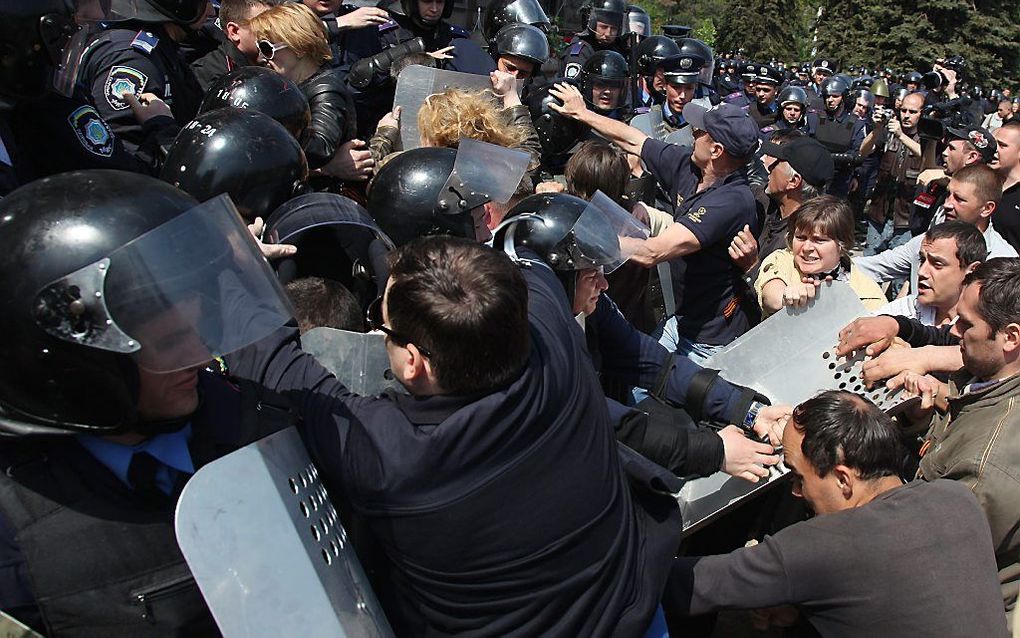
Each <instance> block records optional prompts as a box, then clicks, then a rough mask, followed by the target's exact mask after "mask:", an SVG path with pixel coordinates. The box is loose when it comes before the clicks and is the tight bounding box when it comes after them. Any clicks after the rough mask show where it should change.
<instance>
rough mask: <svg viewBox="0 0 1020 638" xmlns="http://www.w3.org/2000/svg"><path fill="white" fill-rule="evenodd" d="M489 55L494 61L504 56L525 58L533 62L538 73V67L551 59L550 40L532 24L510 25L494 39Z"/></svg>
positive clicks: (490, 45) (501, 30)
mask: <svg viewBox="0 0 1020 638" xmlns="http://www.w3.org/2000/svg"><path fill="white" fill-rule="evenodd" d="M489 54H490V55H492V58H493V59H494V60H497V59H499V58H500V56H504V55H514V56H517V57H519V58H524V59H525V60H528V61H529V62H533V63H534V64H535V66H536V69H535V70H536V71H537V70H538V69H537V67H540V66H542V64H544V63H545V61H546V60H548V59H549V40H548V38H546V36H545V33H543V32H542V30H541V29H539V28H538V27H533V26H531V25H530V24H508V25H507V26H505V27H503V28H502V29H500V30H499V32H497V33H496V37H495V38H493V39H492V41H491V43H490V44H489Z"/></svg>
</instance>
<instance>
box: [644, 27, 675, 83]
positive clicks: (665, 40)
mask: <svg viewBox="0 0 1020 638" xmlns="http://www.w3.org/2000/svg"><path fill="white" fill-rule="evenodd" d="M674 55H680V45H679V44H677V43H676V42H675V41H674V40H673V39H672V38H669V37H667V36H664V35H653V36H649V37H647V38H645V39H644V40H642V41H641V43H640V44H638V45H637V48H636V49H635V50H634V64H635V67H636V68H635V69H634V71H635V73H636V74H637V75H655V67H656V66H658V64H659V63H660V62H662V61H663V60H665V59H666V58H669V57H672V56H674Z"/></svg>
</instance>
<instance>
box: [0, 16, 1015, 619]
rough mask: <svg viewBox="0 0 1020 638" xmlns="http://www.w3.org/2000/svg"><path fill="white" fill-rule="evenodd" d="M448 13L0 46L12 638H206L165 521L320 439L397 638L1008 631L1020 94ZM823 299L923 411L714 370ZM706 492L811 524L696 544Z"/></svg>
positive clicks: (190, 22)
mask: <svg viewBox="0 0 1020 638" xmlns="http://www.w3.org/2000/svg"><path fill="white" fill-rule="evenodd" d="M452 11H453V2H452V0H401V1H400V2H399V3H387V2H380V3H379V4H378V5H377V6H366V7H355V6H350V5H346V4H342V3H341V2H340V0H289V1H285V0H221V1H220V2H210V1H209V0H7V1H5V2H4V3H2V4H0V34H2V38H0V60H2V64H0V196H2V199H0V285H2V286H3V289H4V291H5V292H4V295H5V299H6V302H5V309H6V310H5V312H4V313H3V314H2V315H0V348H2V351H3V353H4V358H5V366H4V367H3V369H2V372H0V467H2V468H3V470H4V471H3V473H2V474H0V627H2V628H3V629H4V631H5V632H6V633H7V634H9V635H32V632H35V633H36V634H38V635H46V636H96V635H101V636H114V635H118V636H119V635H124V636H171V635H172V636H177V635H185V636H205V635H218V631H219V630H218V628H217V624H216V622H215V621H214V619H213V615H212V613H211V612H210V609H209V606H208V603H207V601H206V599H205V598H204V597H203V592H201V591H200V590H199V586H198V584H196V582H195V579H194V578H193V576H192V575H191V570H190V569H189V566H188V564H187V562H186V561H185V559H184V556H183V555H182V553H181V550H180V548H179V547H178V543H177V540H176V538H175V534H174V512H175V508H176V505H177V503H178V499H179V498H180V495H181V492H182V490H183V489H184V487H185V485H186V484H187V482H188V479H189V477H191V476H192V475H193V474H194V473H195V472H196V471H198V470H200V469H201V468H202V467H203V466H205V465H208V464H210V463H214V462H215V461H216V460H217V459H220V458H221V457H223V456H225V455H228V454H230V453H231V452H234V451H236V450H238V449H239V448H241V447H244V446H246V445H248V444H250V443H252V442H254V441H257V440H259V439H262V438H264V437H266V436H269V435H272V434H273V433H276V432H279V431H281V430H283V429H285V428H289V427H294V428H296V429H297V430H298V432H299V433H300V435H301V440H302V442H303V444H304V446H305V448H306V451H307V453H308V455H309V456H310V458H311V459H312V461H313V462H314V464H315V467H316V468H317V469H316V472H317V475H318V476H320V477H321V480H322V482H323V484H324V486H325V488H326V490H327V491H328V494H329V497H330V499H331V500H332V502H333V503H335V504H336V505H337V509H338V510H340V512H341V519H342V523H343V525H345V526H346V527H347V528H348V529H350V530H351V531H352V534H351V539H352V542H353V544H354V547H355V549H356V551H357V555H358V557H359V559H360V562H361V564H362V565H363V567H364V569H365V573H366V574H367V576H368V579H369V581H370V582H371V585H372V590H373V592H374V594H375V597H376V598H377V599H378V603H379V605H380V608H381V610H382V612H383V614H384V616H385V619H386V622H387V623H388V625H389V627H390V628H391V629H392V631H393V633H394V634H395V635H399V636H404V635H408V636H411V635H448V634H449V635H452V634H463V635H491V636H648V637H655V638H661V637H663V636H667V635H677V636H680V635H690V636H712V635H716V636H718V635H729V634H728V633H727V632H728V631H736V630H732V629H726V627H729V625H728V624H726V623H720V624H717V622H716V620H717V619H718V617H719V616H718V614H719V613H720V612H730V611H736V610H740V611H741V612H743V611H747V612H749V613H747V614H746V615H745V616H741V617H742V618H745V619H746V620H747V622H749V623H751V624H753V626H754V628H756V629H769V630H771V631H773V632H778V633H773V634H771V635H784V634H785V635H789V636H800V635H822V636H861V635H863V634H865V633H866V632H870V633H873V634H876V635H881V636H915V635H916V636H922V635H923V636H946V637H955V636H959V637H961V638H962V637H970V636H1002V635H1007V634H1008V632H1009V631H1010V630H1011V629H1012V628H1013V627H1014V620H1013V616H1014V610H1015V608H1016V607H1017V601H1018V597H1020V532H1018V528H1020V489H1018V488H1020V485H1018V483H1020V478H1018V477H1020V430H1018V431H1017V432H1013V428H1020V407H1018V406H1017V398H1016V397H1017V395H1018V391H1017V386H1018V384H1020V257H1018V252H1017V251H1018V249H1020V186H1018V184H1020V115H1018V112H1017V109H1018V106H1020V98H1014V97H1012V96H1011V92H1010V87H1006V86H1004V87H998V88H997V89H994V90H988V91H986V90H985V89H982V88H981V87H979V86H976V85H974V84H973V83H972V84H970V85H969V86H968V85H966V84H965V82H966V78H967V62H966V60H964V59H963V58H961V57H960V56H952V55H950V56H947V57H946V58H944V59H939V60H935V61H932V63H931V64H930V67H931V68H930V70H927V72H922V71H924V69H922V70H903V72H902V73H897V72H896V71H894V70H893V69H889V68H886V69H881V70H878V69H865V68H855V67H850V68H848V69H846V70H845V72H843V71H842V70H841V69H840V65H839V62H838V60H836V59H834V58H829V57H820V58H818V59H816V60H813V61H812V62H810V63H797V62H783V61H776V60H770V61H768V62H764V61H754V60H748V59H746V57H745V56H743V55H742V54H740V53H739V52H728V53H725V54H717V53H716V52H714V51H713V50H712V48H711V47H710V46H709V45H708V44H706V43H705V42H702V41H701V40H698V39H696V38H693V37H690V34H689V31H690V30H689V29H686V28H683V27H678V26H675V25H670V26H667V27H665V28H664V29H663V34H661V35H660V34H655V33H653V26H652V23H651V20H650V19H649V17H648V14H647V13H646V12H645V11H643V10H642V9H641V8H640V7H638V6H635V5H628V4H626V3H625V2H623V0H592V2H590V3H589V4H587V5H586V6H585V7H584V9H583V10H582V12H581V22H582V30H581V31H580V32H578V33H576V34H575V35H574V36H573V37H572V38H571V39H570V40H569V41H568V42H567V44H566V47H565V48H564V49H563V50H562V51H556V50H555V49H554V48H553V47H552V46H551V45H550V42H551V38H550V34H551V33H552V31H553V27H552V26H551V23H550V20H549V19H548V17H547V15H546V13H545V11H544V9H543V7H542V6H541V4H539V2H538V1H537V0H492V1H491V2H490V3H489V4H488V5H487V7H486V8H485V15H484V20H481V21H480V22H479V24H478V25H477V26H476V31H475V32H469V31H467V30H465V29H463V28H462V27H460V26H457V25H455V24H453V23H451V22H450V18H451V15H452ZM421 86H427V87H430V88H429V91H428V92H426V93H424V94H422V95H421V99H417V98H416V99H415V100H410V101H408V100H407V98H406V96H407V95H418V94H417V93H415V92H414V91H415V90H417V89H420V87H421ZM409 87H410V88H409ZM416 87H417V88H416ZM401 96H404V97H403V99H404V101H401ZM3 246H6V248H3ZM832 286H846V287H847V288H848V289H849V290H851V291H852V292H853V294H855V295H856V296H857V298H859V300H860V302H861V306H862V310H861V314H862V315H863V316H862V317H861V318H858V319H855V320H854V321H852V323H849V325H847V326H846V327H845V328H843V330H842V331H841V332H840V333H839V336H838V343H833V344H832V353H831V355H833V356H835V357H850V356H853V355H855V354H857V353H861V352H864V353H865V355H866V359H865V361H864V363H863V366H862V373H863V377H864V382H865V383H866V384H867V385H868V386H869V387H875V386H879V385H884V386H885V387H887V388H889V389H891V390H898V391H901V394H900V395H899V396H900V399H901V402H900V403H899V404H898V405H897V407H896V408H894V409H892V410H889V411H888V413H887V412H884V411H883V410H881V409H879V407H877V406H876V405H875V404H873V403H872V402H871V401H869V399H868V398H867V397H866V396H864V395H863V394H859V393H855V392H851V391H849V390H826V389H825V388H821V387H819V388H805V390H806V392H805V397H807V398H806V400H804V401H803V402H801V403H800V404H799V405H796V406H786V405H774V404H773V403H774V401H773V400H772V399H774V397H768V396H765V395H764V394H763V393H762V392H761V391H760V390H759V389H756V388H753V387H744V386H741V385H738V384H735V383H731V382H729V381H727V380H726V379H725V378H724V376H723V375H721V374H720V371H719V370H715V369H712V367H711V362H712V357H713V355H716V354H718V353H720V352H721V351H723V350H724V349H727V348H728V346H730V344H732V343H733V342H734V341H735V340H736V339H738V338H739V337H741V336H742V335H744V334H745V333H747V332H748V331H750V330H752V329H754V328H755V326H757V325H759V324H761V323H762V322H765V321H770V317H772V316H773V315H777V314H782V315H786V316H788V317H794V318H795V320H796V321H797V322H802V321H803V322H807V321H811V319H810V317H811V312H810V309H811V307H812V304H813V303H814V300H815V299H817V298H818V297H819V296H820V295H824V294H827V293H826V288H827V287H832ZM318 328H326V329H332V330H344V331H349V332H355V333H363V332H369V331H376V332H380V333H382V334H383V335H385V350H386V352H385V356H386V358H387V360H388V368H389V369H388V374H389V375H391V376H392V380H393V381H395V382H396V383H394V384H391V387H389V388H388V389H386V390H385V391H381V392H379V393H377V394H362V395H359V394H356V393H355V392H353V391H352V390H351V389H350V388H348V387H346V386H345V385H344V383H343V381H342V380H341V379H340V378H338V376H335V375H334V371H331V370H329V369H327V367H324V365H323V363H321V362H320V361H318V360H317V359H316V358H315V357H314V356H313V355H312V354H309V353H306V352H304V351H303V350H302V341H301V339H302V335H303V334H305V333H307V332H308V331H309V330H312V329H318ZM791 337H792V336H791ZM734 347H739V346H734ZM829 354H830V353H827V354H826V356H829ZM746 356H747V357H748V359H749V360H751V359H753V358H754V357H756V356H758V355H757V353H754V352H746ZM788 373H789V374H791V375H797V374H798V370H796V369H793V367H791V369H789V370H788ZM805 383H808V381H807V380H805ZM780 470H782V471H780ZM717 472H724V473H725V474H728V475H730V476H732V477H736V478H737V479H738V480H740V481H747V482H750V483H757V482H759V481H762V480H772V481H775V482H777V483H778V482H782V483H784V484H786V483H788V484H789V487H790V489H788V490H771V491H768V492H765V494H766V496H761V495H759V496H757V497H755V498H753V499H748V500H749V501H750V502H748V503H746V504H744V505H742V506H741V507H740V508H737V509H736V510H735V511H733V512H729V513H727V514H726V515H725V516H723V517H721V518H719V519H717V520H715V521H714V522H712V523H710V525H709V526H708V527H706V528H704V529H703V530H702V531H701V532H698V533H696V534H695V535H691V536H688V537H686V538H685V537H684V536H683V533H682V532H683V529H684V523H683V519H682V516H681V510H680V507H679V505H678V503H677V496H676V495H677V493H679V492H680V489H681V487H682V486H683V485H684V482H685V481H687V480H691V479H695V478H698V477H707V476H710V475H713V474H715V473H717ZM281 489H283V488H281ZM313 531H314V528H313ZM263 549H264V551H265V552H273V551H274V547H273V546H267V547H265V548H263ZM315 585H316V584H312V585H310V586H315ZM204 593H206V594H208V592H204ZM1017 629H1018V630H1020V623H1018V626H1017ZM354 633H357V631H355V632H354Z"/></svg>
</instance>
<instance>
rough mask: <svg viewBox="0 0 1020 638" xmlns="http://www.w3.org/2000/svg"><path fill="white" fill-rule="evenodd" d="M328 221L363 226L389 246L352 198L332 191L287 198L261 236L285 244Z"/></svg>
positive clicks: (329, 222)
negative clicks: (263, 235)
mask: <svg viewBox="0 0 1020 638" xmlns="http://www.w3.org/2000/svg"><path fill="white" fill-rule="evenodd" d="M332 225H348V226H360V227H362V228H367V229H368V230H370V231H372V233H373V234H375V236H376V237H378V238H379V239H380V240H381V241H382V242H383V243H384V244H386V246H387V248H390V249H391V250H392V249H393V242H392V241H391V240H390V238H389V237H387V236H386V233H384V232H383V231H382V229H381V228H379V226H378V224H376V223H375V220H374V219H372V216H371V215H369V214H368V211H367V210H365V209H364V208H363V207H361V206H360V205H358V203H357V202H355V201H354V200H352V199H349V198H347V197H344V196H343V195H336V194H333V193H309V194H307V195H301V196H300V197H295V198H294V199H292V200H289V201H287V202H286V203H284V204H283V205H282V206H280V207H279V208H277V209H276V210H275V211H273V214H272V215H270V216H269V222H268V223H267V224H266V233H265V237H264V238H263V239H264V240H268V241H270V242H271V243H274V244H275V243H278V244H285V243H287V241H288V240H289V239H291V238H292V237H294V236H295V235H297V234H299V233H303V232H304V231H306V230H310V229H312V228H317V227H320V226H332Z"/></svg>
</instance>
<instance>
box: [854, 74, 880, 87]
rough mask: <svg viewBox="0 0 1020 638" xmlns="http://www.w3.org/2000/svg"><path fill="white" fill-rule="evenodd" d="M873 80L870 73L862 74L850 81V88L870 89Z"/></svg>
mask: <svg viewBox="0 0 1020 638" xmlns="http://www.w3.org/2000/svg"><path fill="white" fill-rule="evenodd" d="M874 82H875V78H873V77H871V76H870V75H862V76H861V77H859V78H857V79H855V80H854V81H853V82H851V83H850V90H851V91H853V90H856V89H870V88H871V85H872V84H873V83H874Z"/></svg>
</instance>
